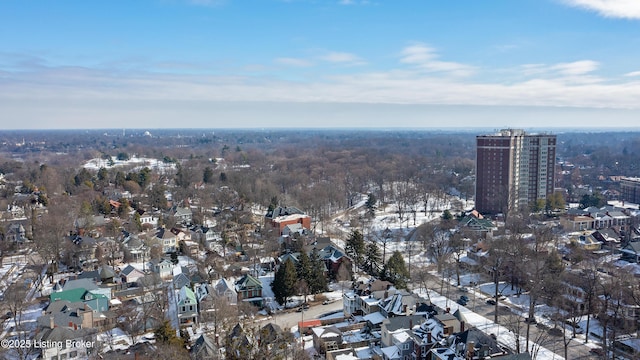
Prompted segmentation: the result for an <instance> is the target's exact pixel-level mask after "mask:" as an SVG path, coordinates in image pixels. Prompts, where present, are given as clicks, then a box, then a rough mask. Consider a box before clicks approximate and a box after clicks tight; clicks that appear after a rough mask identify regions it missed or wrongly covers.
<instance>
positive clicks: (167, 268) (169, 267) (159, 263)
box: [151, 258, 173, 280]
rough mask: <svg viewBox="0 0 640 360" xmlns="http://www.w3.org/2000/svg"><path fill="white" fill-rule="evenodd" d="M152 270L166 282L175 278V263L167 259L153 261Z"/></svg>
mask: <svg viewBox="0 0 640 360" xmlns="http://www.w3.org/2000/svg"><path fill="white" fill-rule="evenodd" d="M151 270H152V271H153V272H154V273H156V274H158V275H160V278H162V279H164V280H166V279H170V278H171V277H173V263H171V261H169V260H167V259H164V258H163V259H160V260H151Z"/></svg>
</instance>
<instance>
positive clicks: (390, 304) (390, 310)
mask: <svg viewBox="0 0 640 360" xmlns="http://www.w3.org/2000/svg"><path fill="white" fill-rule="evenodd" d="M419 299H420V298H419V297H418V295H416V294H413V293H409V292H407V291H405V290H400V291H397V292H395V293H394V294H393V295H391V296H389V297H388V298H386V299H383V300H382V301H380V304H379V307H380V312H381V313H382V315H384V316H385V317H394V316H403V315H412V314H414V313H415V311H416V306H417V304H418V301H419Z"/></svg>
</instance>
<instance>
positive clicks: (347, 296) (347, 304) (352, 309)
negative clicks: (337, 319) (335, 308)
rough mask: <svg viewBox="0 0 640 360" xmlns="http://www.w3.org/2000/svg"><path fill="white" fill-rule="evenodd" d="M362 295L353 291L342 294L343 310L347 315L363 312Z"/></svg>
mask: <svg viewBox="0 0 640 360" xmlns="http://www.w3.org/2000/svg"><path fill="white" fill-rule="evenodd" d="M359 299H360V297H359V296H358V295H357V294H356V293H355V292H353V291H348V292H346V293H343V294H342V310H343V312H344V314H345V316H354V315H358V314H361V310H360V302H359Z"/></svg>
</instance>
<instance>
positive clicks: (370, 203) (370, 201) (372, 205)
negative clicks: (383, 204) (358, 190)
mask: <svg viewBox="0 0 640 360" xmlns="http://www.w3.org/2000/svg"><path fill="white" fill-rule="evenodd" d="M377 201H378V200H377V199H376V196H375V195H373V194H369V197H367V202H365V204H364V205H365V206H366V208H367V214H369V215H373V214H374V212H375V210H376V202H377Z"/></svg>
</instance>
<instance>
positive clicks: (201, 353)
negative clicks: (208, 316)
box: [190, 334, 222, 360]
mask: <svg viewBox="0 0 640 360" xmlns="http://www.w3.org/2000/svg"><path fill="white" fill-rule="evenodd" d="M221 350H222V349H221V348H220V347H219V346H218V345H217V344H216V343H215V341H214V339H211V337H209V336H208V335H206V334H202V335H200V337H198V339H196V342H195V343H194V344H193V346H191V350H190V356H191V359H194V360H209V359H218V358H220V357H221Z"/></svg>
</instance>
